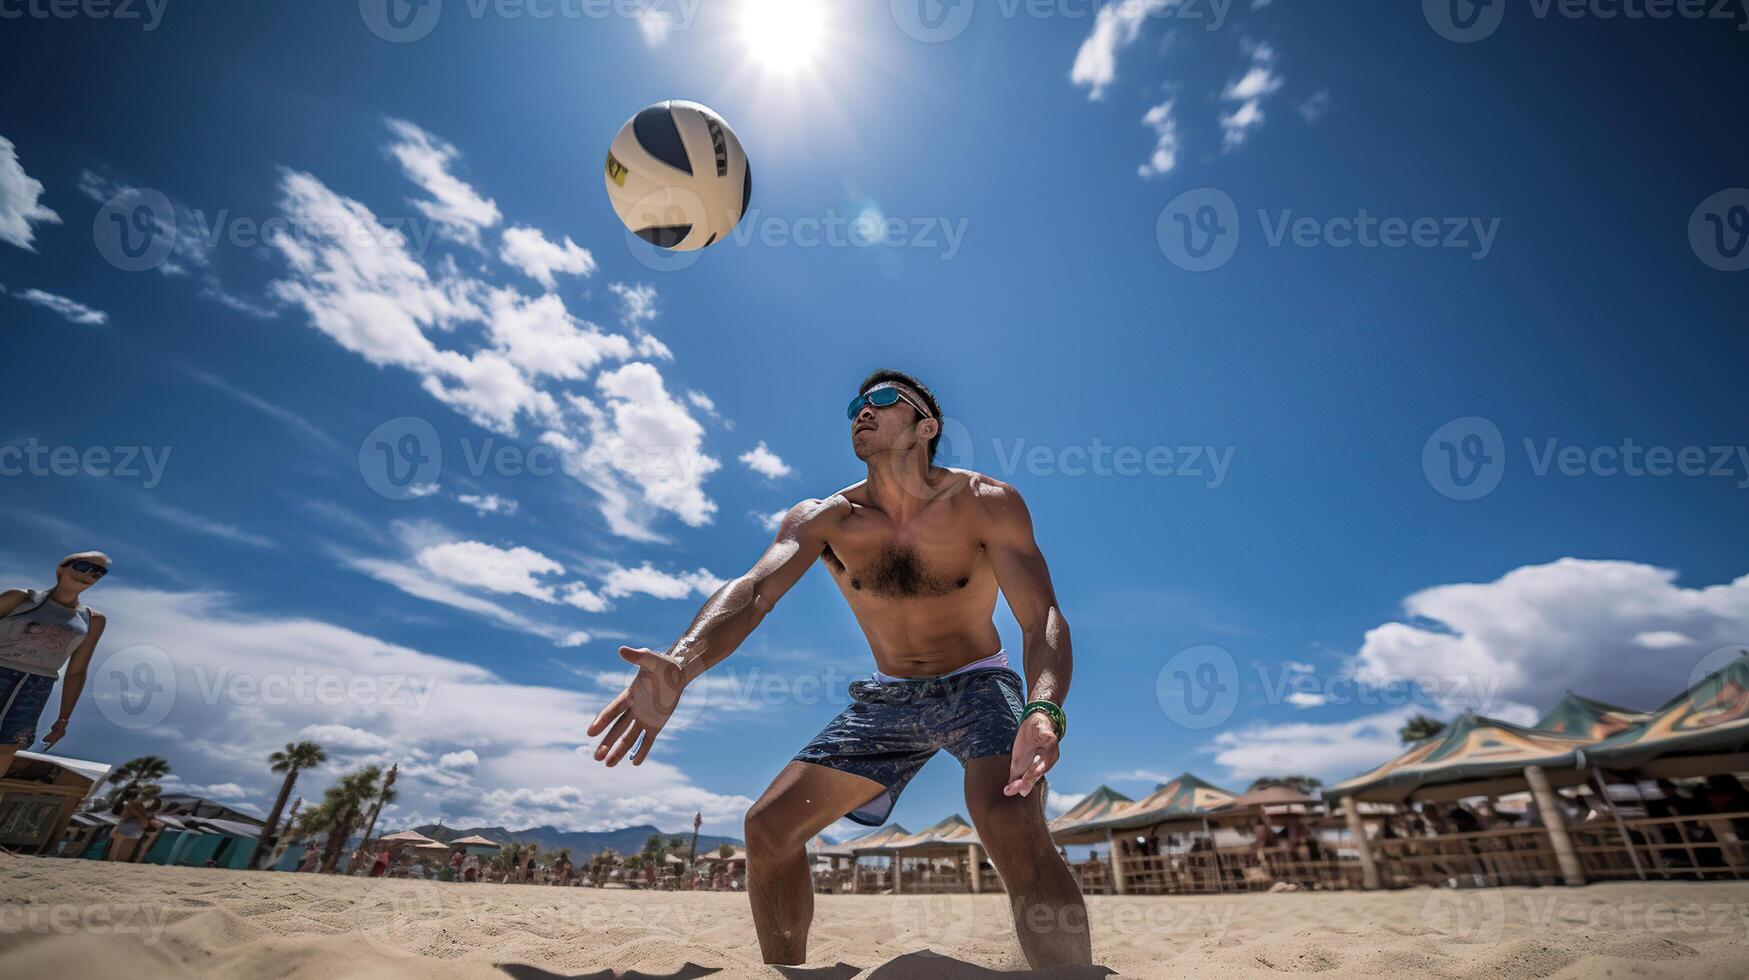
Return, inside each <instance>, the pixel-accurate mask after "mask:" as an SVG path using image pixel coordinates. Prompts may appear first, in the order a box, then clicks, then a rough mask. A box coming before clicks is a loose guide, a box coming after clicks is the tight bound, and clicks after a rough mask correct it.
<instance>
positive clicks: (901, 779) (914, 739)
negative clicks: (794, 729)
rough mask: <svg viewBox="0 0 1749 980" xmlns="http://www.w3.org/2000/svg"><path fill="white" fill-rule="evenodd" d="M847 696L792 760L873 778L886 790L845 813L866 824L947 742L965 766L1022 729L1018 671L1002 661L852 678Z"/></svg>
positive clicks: (878, 817) (1010, 744)
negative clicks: (945, 671)
mask: <svg viewBox="0 0 1749 980" xmlns="http://www.w3.org/2000/svg"><path fill="white" fill-rule="evenodd" d="M850 697H851V703H850V705H849V706H848V707H846V708H845V709H844V710H843V711H841V712H839V714H838V717H836V718H834V719H832V722H831V724H828V725H827V726H826V727H825V728H824V729H822V730H821V731H820V734H818V735H816V736H814V740H813V741H811V742H809V743H808V744H807V747H806V748H804V749H802V750H801V751H800V752H798V753H796V756H795V761H797V762H809V763H813V764H814V765H816V766H825V767H826V768H828V769H836V770H838V771H839V772H848V773H851V774H852V775H857V776H862V777H865V778H867V779H872V780H874V781H875V782H877V783H880V784H881V786H883V787H885V792H883V793H881V794H880V795H879V796H876V797H875V798H874V799H872V800H870V801H869V802H867V803H864V804H863V805H862V806H859V807H857V808H856V809H855V810H852V811H851V812H850V813H848V814H845V816H846V817H848V818H849V819H851V820H853V821H855V822H857V823H859V824H863V825H864V826H869V827H879V826H880V825H881V824H883V823H886V822H887V817H888V816H890V815H891V814H892V812H893V804H895V803H897V802H898V801H899V794H900V793H902V792H904V790H905V784H906V783H909V782H910V781H911V777H913V776H915V775H917V771H918V770H920V769H922V768H923V764H924V763H926V762H928V761H929V760H930V759H931V758H932V757H934V755H935V753H936V752H938V751H940V750H941V749H946V750H948V751H949V752H951V753H953V756H954V758H956V759H958V760H959V761H960V765H962V766H963V765H965V764H966V763H968V762H970V761H971V760H973V759H981V758H983V757H985V756H991V755H1002V756H1006V755H1009V754H1011V753H1012V752H1013V751H1014V736H1015V735H1016V734H1018V733H1019V731H1020V708H1021V704H1022V698H1021V689H1020V675H1018V674H1016V673H1015V672H1014V671H1012V670H1009V669H1007V668H1003V667H996V668H990V669H987V670H973V671H968V672H966V673H963V674H954V675H951V676H948V677H934V678H924V679H920V680H901V681H886V682H882V681H877V680H875V679H874V678H872V677H870V678H864V679H861V680H856V681H852V682H851V684H850Z"/></svg>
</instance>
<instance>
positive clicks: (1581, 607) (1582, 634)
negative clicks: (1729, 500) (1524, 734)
mask: <svg viewBox="0 0 1749 980" xmlns="http://www.w3.org/2000/svg"><path fill="white" fill-rule="evenodd" d="M1403 611H1404V613H1405V615H1406V617H1407V618H1408V620H1409V621H1408V622H1400V623H1385V624H1383V625H1381V626H1377V627H1375V628H1373V629H1371V630H1368V631H1367V633H1366V638H1365V642H1364V643H1363V644H1362V645H1361V648H1360V652H1359V654H1358V655H1357V656H1356V658H1355V661H1354V664H1353V665H1352V669H1353V671H1354V673H1355V675H1356V676H1357V677H1358V678H1359V679H1361V680H1363V681H1366V682H1367V683H1372V684H1382V683H1386V682H1392V681H1396V682H1401V681H1403V680H1412V679H1414V678H1436V679H1438V680H1439V681H1441V682H1442V683H1443V685H1444V686H1445V687H1446V688H1447V697H1446V698H1445V701H1446V702H1447V703H1449V704H1452V705H1454V706H1455V705H1464V706H1475V707H1477V708H1479V709H1480V710H1483V711H1484V712H1487V711H1489V710H1498V709H1497V705H1498V704H1500V703H1501V702H1502V701H1505V700H1511V701H1515V702H1519V703H1523V704H1528V705H1533V706H1537V707H1540V708H1547V707H1548V706H1549V705H1551V704H1553V703H1554V702H1555V701H1556V700H1558V699H1559V698H1560V697H1561V695H1562V694H1563V693H1564V692H1565V691H1568V690H1573V691H1577V692H1579V693H1581V694H1584V695H1587V696H1589V697H1594V698H1600V699H1602V700H1604V701H1610V702H1613V703H1616V704H1625V705H1628V706H1629V707H1638V708H1651V707H1655V706H1657V705H1658V704H1661V703H1662V702H1663V701H1665V700H1666V699H1668V698H1670V697H1672V696H1674V695H1675V694H1677V693H1678V692H1680V691H1681V690H1682V689H1683V688H1685V687H1686V686H1687V685H1688V684H1689V683H1690V674H1691V672H1692V671H1693V670H1694V669H1695V668H1696V667H1697V666H1698V665H1700V664H1701V663H1702V661H1703V660H1705V659H1706V658H1707V657H1708V655H1709V654H1712V653H1714V652H1715V651H1717V650H1720V649H1722V648H1727V647H1741V646H1743V645H1744V638H1745V637H1749V575H1745V576H1743V577H1741V578H1738V579H1737V580H1736V581H1734V582H1731V583H1729V584H1725V585H1712V586H1706V587H1704V588H1684V587H1682V586H1679V585H1677V584H1676V573H1675V572H1674V571H1671V570H1669V569H1663V568H1656V567H1653V566H1651V565H1643V564H1639V563H1637V562H1631V561H1594V560H1586V559H1578V558H1563V559H1560V560H1559V561H1555V562H1551V563H1549V564H1546V565H1527V566H1524V567H1522V568H1517V569H1514V570H1512V571H1510V572H1508V573H1506V574H1505V575H1503V576H1501V577H1500V578H1498V579H1496V580H1494V581H1492V582H1479V583H1465V584H1457V585H1440V586H1435V587H1433V588H1430V589H1424V590H1422V591H1420V592H1417V593H1415V594H1413V595H1411V596H1409V597H1408V598H1407V599H1405V600H1404V601H1403ZM1648 639H1650V642H1647V640H1648ZM1458 689H1462V690H1458ZM1470 693H1474V694H1476V695H1479V696H1480V697H1479V699H1474V700H1473V699H1471V698H1469V697H1466V696H1464V695H1466V694H1470ZM1476 700H1480V702H1481V703H1480V704H1477V703H1476Z"/></svg>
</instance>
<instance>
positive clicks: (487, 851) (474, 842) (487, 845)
mask: <svg viewBox="0 0 1749 980" xmlns="http://www.w3.org/2000/svg"><path fill="white" fill-rule="evenodd" d="M449 846H451V847H459V848H461V849H462V850H463V851H464V852H465V853H468V854H473V855H477V856H479V857H480V858H482V859H487V858H490V857H491V856H492V855H494V854H497V853H498V852H499V851H500V850H502V849H503V848H504V845H502V844H500V843H498V842H497V841H495V840H491V839H489V838H486V837H481V836H480V835H479V834H472V835H469V836H467V837H463V838H462V839H460V840H452V841H450V842H449Z"/></svg>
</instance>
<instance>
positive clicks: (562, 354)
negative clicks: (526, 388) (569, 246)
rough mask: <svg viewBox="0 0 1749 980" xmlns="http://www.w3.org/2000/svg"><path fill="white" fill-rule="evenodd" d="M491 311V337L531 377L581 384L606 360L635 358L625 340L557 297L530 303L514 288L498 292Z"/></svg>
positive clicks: (492, 298) (491, 301) (490, 304)
mask: <svg viewBox="0 0 1749 980" xmlns="http://www.w3.org/2000/svg"><path fill="white" fill-rule="evenodd" d="M487 307H488V312H487V316H488V317H489V318H490V324H491V327H490V333H491V337H492V339H493V340H494V341H496V342H497V344H498V349H499V350H501V351H503V353H504V356H505V358H507V359H508V360H509V361H510V363H512V364H514V365H515V366H516V367H517V368H518V369H520V370H521V371H522V372H523V373H524V374H525V375H527V376H528V377H531V378H541V377H549V378H557V379H560V380H565V381H581V380H582V379H583V378H584V377H585V376H587V375H588V373H589V372H590V371H591V370H593V369H594V368H595V367H596V366H597V365H599V364H600V363H601V362H602V361H604V360H608V359H613V360H625V359H626V358H628V357H630V356H632V345H631V343H630V342H629V341H627V340H626V338H624V337H621V336H619V335H618V334H610V333H602V332H601V331H600V330H599V329H597V328H596V326H595V325H594V324H592V323H587V322H584V321H581V320H578V319H576V318H575V317H573V316H571V314H570V313H569V312H568V311H567V310H566V309H565V304H564V301H563V300H561V299H559V297H558V296H556V295H554V294H553V293H547V294H546V295H545V296H541V297H540V298H538V299H529V298H528V297H526V296H523V295H522V294H520V293H518V292H516V291H515V290H513V289H494V290H492V291H491V294H490V299H488V301H487Z"/></svg>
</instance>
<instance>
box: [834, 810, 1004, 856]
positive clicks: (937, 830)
mask: <svg viewBox="0 0 1749 980" xmlns="http://www.w3.org/2000/svg"><path fill="white" fill-rule="evenodd" d="M976 843H979V841H978V832H977V831H975V830H973V829H972V825H971V824H969V823H967V822H966V818H964V817H962V816H960V815H959V814H957V813H956V814H954V815H953V816H951V817H948V818H947V819H945V820H942V821H941V822H939V823H936V824H933V825H931V826H929V827H927V828H925V829H923V830H920V831H918V832H917V833H915V834H911V835H909V836H907V837H901V838H899V839H898V840H895V841H891V842H889V843H888V844H886V845H885V846H884V847H881V848H879V850H882V851H886V852H889V853H893V854H903V855H906V856H914V855H918V854H921V853H923V852H927V851H959V850H963V849H964V848H966V847H967V846H969V845H971V844H976ZM858 850H861V848H858Z"/></svg>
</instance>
